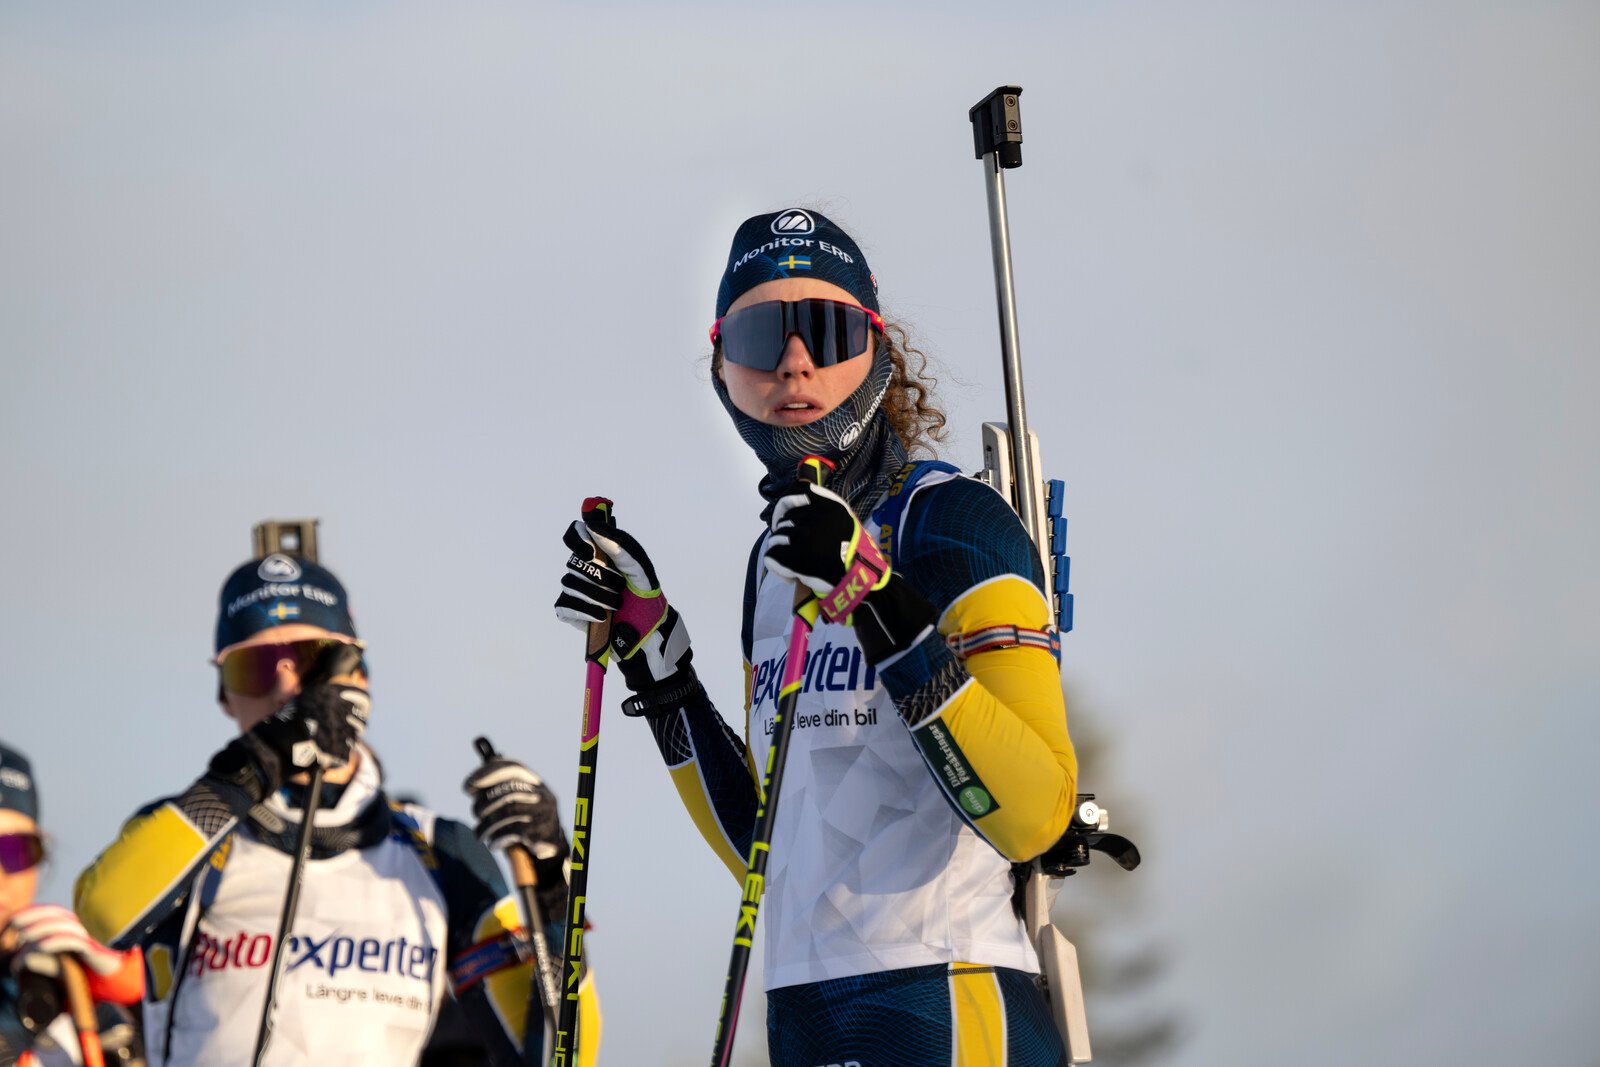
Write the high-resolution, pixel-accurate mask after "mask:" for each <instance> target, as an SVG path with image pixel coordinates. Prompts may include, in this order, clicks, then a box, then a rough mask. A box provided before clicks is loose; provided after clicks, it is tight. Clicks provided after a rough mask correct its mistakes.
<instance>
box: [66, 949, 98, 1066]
mask: <svg viewBox="0 0 1600 1067" xmlns="http://www.w3.org/2000/svg"><path fill="white" fill-rule="evenodd" d="M61 985H62V987H63V988H65V989H66V992H67V1011H68V1012H69V1013H70V1014H71V1015H72V1026H73V1028H74V1029H75V1030H77V1031H78V1050H79V1051H80V1052H82V1053H83V1063H84V1067H106V1055H105V1051H104V1050H103V1049H102V1048H101V1047H100V1020H99V1019H98V1018H97V1017H96V1015H95V1010H94V996H93V995H92V994H91V993H90V992H89V978H88V976H87V975H85V974H84V973H83V964H81V963H79V962H78V961H77V960H76V959H75V958H74V957H72V956H62V957H61Z"/></svg>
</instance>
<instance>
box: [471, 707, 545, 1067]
mask: <svg viewBox="0 0 1600 1067" xmlns="http://www.w3.org/2000/svg"><path fill="white" fill-rule="evenodd" d="M473 747H475V748H476V749H477V750H478V755H479V756H481V757H482V758H483V762H485V763H488V762H489V761H490V760H492V759H496V758H498V756H499V753H497V752H496V751H495V750H494V745H492V744H490V742H489V739H488V738H487V737H480V738H478V739H477V740H476V741H474V742H473ZM506 859H507V860H508V861H510V863H511V879H512V881H514V882H516V883H517V894H518V895H519V896H520V897H521V898H522V914H523V917H524V919H525V920H526V921H527V923H528V941H529V942H530V943H531V944H532V945H533V965H534V972H533V988H532V989H531V990H530V996H529V998H528V1001H529V1003H528V1007H529V1009H530V1010H529V1012H528V1018H529V1019H530V1020H531V1019H532V1018H533V1012H532V1010H531V1009H532V1007H533V1000H534V999H535V998H537V999H538V1001H539V1007H540V1009H541V1010H542V1012H543V1014H544V1021H545V1024H546V1025H547V1026H549V1027H550V1036H551V1038H552V1039H554V1037H555V1032H556V1003H557V998H558V997H559V996H560V994H559V993H558V992H557V989H558V987H557V985H556V982H557V978H556V965H555V960H554V959H553V958H552V957H551V955H550V942H549V941H548V940H546V938H545V936H544V923H545V915H544V909H542V908H541V907H539V897H538V894H537V892H536V890H537V889H538V888H539V873H538V871H536V870H534V867H533V853H531V852H529V851H528V849H527V848H526V847H525V846H523V845H507V846H506ZM529 1043H530V1042H529V1041H528V1038H527V1037H526V1036H524V1037H523V1046H524V1049H526V1047H527V1046H528V1045H529ZM540 1046H541V1047H543V1042H540ZM527 1058H528V1057H527V1056H526V1055H525V1056H523V1059H525V1060H526V1059H527Z"/></svg>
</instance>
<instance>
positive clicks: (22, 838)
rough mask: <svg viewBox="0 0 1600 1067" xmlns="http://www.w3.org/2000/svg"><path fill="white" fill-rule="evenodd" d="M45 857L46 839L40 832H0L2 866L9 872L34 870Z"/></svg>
mask: <svg viewBox="0 0 1600 1067" xmlns="http://www.w3.org/2000/svg"><path fill="white" fill-rule="evenodd" d="M42 859H44V839H43V838H41V837H40V836H39V835H38V834H0V868H4V869H5V872H6V873H7V874H21V873H22V872H23V871H27V870H32V869H33V868H35V867H37V866H38V865H39V861H40V860H42Z"/></svg>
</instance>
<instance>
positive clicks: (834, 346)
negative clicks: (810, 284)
mask: <svg viewBox="0 0 1600 1067" xmlns="http://www.w3.org/2000/svg"><path fill="white" fill-rule="evenodd" d="M795 318H796V319H797V320H798V321H797V323H796V325H797V326H798V327H799V333H800V338H801V340H803V341H805V342H806V347H807V348H808V349H810V350H811V358H812V360H813V361H814V362H815V363H816V364H817V366H819V367H831V366H833V365H834V364H836V363H843V362H844V361H845V360H847V359H854V358H856V357H857V356H859V355H861V354H862V353H863V352H865V351H866V350H867V313H866V312H865V311H863V310H862V309H861V308H858V307H856V306H855V305H853V304H842V303H839V302H838V301H836V300H804V301H801V302H800V303H799V304H798V305H796V307H795ZM808 333H809V336H807V334H808Z"/></svg>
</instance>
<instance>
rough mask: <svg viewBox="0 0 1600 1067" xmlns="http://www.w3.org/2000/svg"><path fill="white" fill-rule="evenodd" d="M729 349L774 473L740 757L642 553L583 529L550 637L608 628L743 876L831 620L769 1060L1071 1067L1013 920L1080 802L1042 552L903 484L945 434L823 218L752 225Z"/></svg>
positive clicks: (923, 387)
mask: <svg viewBox="0 0 1600 1067" xmlns="http://www.w3.org/2000/svg"><path fill="white" fill-rule="evenodd" d="M711 337H712V343H713V352H712V377H711V380H712V386H713V388H714V389H715V391H716V394H717V396H718V398H719V399H720V400H721V402H722V405H723V407H724V408H725V409H726V410H727V412H728V414H729V416H731V417H732V419H733V421H734V425H735V426H736V427H737V428H738V431H739V434H740V436H741V437H742V438H743V439H744V441H745V443H746V444H748V445H749V446H750V448H751V449H753V450H754V451H755V453H756V456H757V457H758V458H759V459H760V460H761V462H762V463H763V464H764V465H765V467H766V469H767V474H766V476H765V477H764V478H763V479H762V481H761V484H760V493H761V496H762V498H763V499H764V500H765V502H766V506H765V509H764V511H763V512H762V517H763V519H764V520H766V522H767V529H766V530H765V531H764V532H763V533H762V534H761V536H760V537H759V538H758V539H757V541H756V544H755V546H754V548H753V550H752V551H751V553H750V556H749V562H748V566H747V570H746V579H745V595H744V616H743V629H742V638H743V651H744V663H745V722H744V728H743V731H742V733H743V736H742V738H741V736H740V735H739V734H738V733H736V732H735V731H734V730H733V729H732V728H730V727H729V726H728V725H727V723H726V722H724V720H723V719H722V717H721V716H720V715H719V714H718V713H717V711H716V710H715V709H714V708H713V706H712V703H711V700H710V699H709V697H708V696H707V694H706V690H705V688H704V687H703V686H702V684H701V682H700V680H699V678H698V677H697V675H696V673H695V670H694V667H693V665H692V653H691V649H690V643H689V636H688V632H687V630H686V628H685V626H684V623H683V619H682V617H681V616H680V615H679V614H678V612H677V610H676V609H675V608H672V607H669V606H668V604H667V599H666V597H665V596H664V595H663V594H662V592H661V584H660V583H659V582H658V581H657V578H656V573H655V569H654V567H653V566H652V565H651V563H650V560H649V557H648V556H647V555H646V554H645V552H644V550H643V549H642V547H641V546H640V545H639V542H638V541H637V540H635V539H634V538H633V537H631V536H629V535H628V534H627V533H624V532H623V531H621V530H619V529H617V528H616V527H614V526H609V525H599V524H595V523H589V524H585V523H583V522H582V521H580V522H577V523H574V524H573V526H572V527H570V528H569V529H568V531H567V534H566V543H567V547H568V548H569V549H571V551H572V556H571V557H570V559H569V562H568V566H567V570H566V572H565V574H564V575H563V578H562V584H563V591H562V594H561V596H560V598H559V600H558V601H557V604H556V614H557V615H558V617H560V618H562V619H563V620H564V621H567V622H571V623H574V624H576V625H578V626H580V627H581V626H585V625H587V624H588V623H590V622H594V621H597V620H600V619H603V618H605V617H607V615H610V616H611V618H612V620H613V631H612V632H613V651H614V655H615V658H617V659H618V660H619V664H620V667H621V670H622V674H623V677H624V678H625V680H626V682H627V684H628V686H629V688H630V689H632V690H633V693H634V695H633V696H632V697H631V698H630V699H629V700H628V701H627V702H625V704H624V706H623V707H624V710H625V711H626V712H628V713H630V714H634V715H643V716H644V717H645V718H647V719H648V721H649V723H650V726H651V728H652V730H653V732H654V735H655V739H656V743H657V745H658V746H659V748H660V750H661V754H662V756H663V758H664V759H665V761H666V763H667V766H668V767H669V769H670V772H671V776H672V780H673V782H674V784H675V785H676V787H677V789H678V792H679V794H680V795H681V797H682V799H683V801H684V804H685V805H686V806H687V807H688V809H689V812H690V815H691V816H692V818H693V819H694V822H695V824H696V825H697V827H698V828H699V830H700V832H701V833H702V834H703V835H704V836H705V838H706V839H707V841H709V842H710V844H711V846H712V848H713V849H714V850H715V851H716V853H717V855H718V856H719V857H721V859H722V861H723V862H724V863H725V864H727V866H728V868H729V870H730V871H732V872H733V874H734V877H735V878H737V879H740V880H741V881H742V880H743V878H744V875H745V873H746V869H745V861H746V856H747V855H748V852H749V848H750V839H751V829H752V824H753V822H754V817H755V813H756V809H757V799H758V797H757V791H758V788H759V785H758V783H759V781H760V769H761V768H763V767H764V765H765V760H766V757H767V750H768V747H769V745H770V738H771V731H772V728H773V720H774V713H775V711H776V708H777V704H778V695H779V687H780V686H779V682H780V679H781V677H782V675H783V667H784V663H783V660H784V657H785V654H786V640H787V633H788V630H789V623H790V619H791V613H792V609H793V602H794V601H793V590H794V585H793V583H795V582H799V583H802V584H803V585H805V586H807V587H809V588H810V589H811V590H812V591H814V592H815V593H816V594H817V595H818V596H819V597H820V598H821V599H822V601H823V617H822V618H821V619H820V620H819V624H818V625H817V627H816V630H815V632H814V633H813V634H812V636H811V640H810V650H809V653H808V656H807V663H806V667H805V674H804V687H803V689H802V691H801V695H800V697H799V700H798V706H797V709H796V716H795V719H794V723H795V728H794V734H793V739H792V742H791V747H790V749H789V756H788V766H787V768H786V770H785V778H784V784H783V791H782V794H781V797H780V800H779V802H778V806H777V816H776V826H775V830H774V835H773V840H772V844H771V852H770V866H769V867H768V872H767V881H766V895H765V897H764V900H763V904H762V908H761V918H762V921H763V923H764V924H765V927H766V930H765V960H766V964H765V965H766V973H765V986H766V990H767V1011H768V1016H767V1027H768V1044H769V1050H770V1054H771V1057H772V1062H773V1064H774V1065H776V1067H814V1065H816V1064H819V1063H857V1064H860V1065H861V1067H902V1065H903V1067H927V1065H928V1064H933V1063H938V1064H954V1065H957V1067H968V1065H976V1064H984V1065H1011V1067H1047V1065H1048V1067H1055V1065H1057V1064H1065V1063H1066V1054H1065V1051H1064V1049H1063V1047H1062V1042H1061V1039H1060V1037H1059V1035H1058V1034H1057V1033H1056V1032H1055V1029H1054V1027H1053V1025H1052V1022H1051V1018H1050V1012H1049V1008H1048V1006H1047V1004H1046V1002H1045V999H1044V997H1043V995H1042V994H1041V992H1040V990H1039V988H1038V986H1037V983H1036V975H1037V973H1038V969H1039V968H1038V961H1037V959H1036V954H1035V952H1034V948H1033V946H1032V945H1030V944H1029V942H1028V938H1027V936H1026V934H1025V932H1024V929H1023V924H1022V921H1021V919H1020V917H1019V915H1018V912H1017V910H1016V908H1015V907H1014V904H1013V891H1014V882H1013V877H1012V865H1013V863H1016V862H1021V861H1026V860H1029V859H1032V858H1033V857H1035V856H1037V855H1039V854H1040V853H1042V852H1044V851H1045V850H1046V849H1047V848H1048V847H1049V846H1050V845H1052V844H1054V843H1055V842H1056V840H1057V839H1058V838H1059V837H1060V836H1061V835H1062V833H1063V832H1064V831H1065V830H1066V829H1067V826H1068V824H1069V822H1070V820H1071V816H1072V811H1073V807H1074V803H1075V798H1076V776H1077V762H1076V757H1075V755H1074V752H1073V747H1072V742H1071V740H1070V738H1069V736H1068V733H1067V722H1066V708H1065V703H1064V700H1063V697H1062V691H1061V680H1060V669H1059V664H1058V659H1057V657H1058V655H1059V648H1060V645H1059V636H1058V634H1057V633H1056V632H1055V630H1054V628H1053V621H1052V611H1051V605H1050V600H1049V597H1048V595H1047V594H1046V591H1045V588H1044V580H1043V573H1042V568H1041V565H1040V561H1039V557H1038V554H1037V552H1036V550H1035V548H1034V546H1033V545H1032V543H1031V542H1030V541H1029V539H1028V536H1027V534H1026V532H1025V531H1024V529H1023V527H1022V524H1021V522H1020V521H1019V520H1018V518H1017V517H1016V515H1015V514H1014V513H1013V512H1012V510H1011V509H1010V507H1009V506H1008V505H1007V503H1006V501H1005V500H1003V499H1002V498H1001V497H1000V496H999V494H997V493H996V492H994V491H993V490H992V489H990V488H989V487H987V486H986V485H983V484H982V483H980V482H977V481H975V480H972V479H970V478H966V477H962V476H960V475H959V474H958V473H957V472H956V471H955V468H953V467H951V466H949V465H947V464H941V463H936V462H919V463H912V462H910V456H911V454H912V453H913V452H916V451H919V450H929V451H931V446H930V438H931V437H933V436H934V435H936V434H937V433H938V431H939V430H940V428H941V427H942V425H943V423H944V416H943V415H942V413H940V412H939V411H938V410H937V408H935V407H934V406H933V404H932V401H931V392H930V389H931V386H932V381H931V379H928V378H926V377H925V376H924V374H923V372H922V370H921V368H920V367H919V368H918V369H916V370H912V369H911V368H910V367H908V363H907V357H908V356H919V354H918V353H916V352H915V350H914V349H912V348H911V347H910V345H909V344H908V343H907V340H906V334H905V332H904V331H903V330H902V329H900V328H899V327H897V326H895V325H893V324H892V323H886V322H885V321H884V319H883V318H882V317H881V315H880V313H879V308H878V293H877V282H876V279H875V278H874V276H873V274H872V272H871V270H870V269H869V268H868V266H867V262H866V257H865V256H864V255H863V254H862V253H861V250H860V248H859V247H857V245H856V243H855V242H854V241H853V240H852V239H851V238H850V237H849V235H848V234H846V233H845V232H844V231H843V230H841V229H840V228H839V227H838V226H836V225H835V224H834V223H832V222H831V221H830V220H828V219H827V218H826V217H824V216H823V215H821V214H820V213H818V212H815V211H806V210H802V209H793V208H792V209H789V210H786V211H781V212H777V213H774V214H768V215H758V216H756V217H754V218H751V219H748V220H746V221H745V222H744V223H743V224H742V225H741V226H740V227H739V229H738V231H737V233H736V234H735V235H734V239H733V246H732V249H731V251H730V252H729V255H728V263H727V268H726V270H725V272H724V274H723V276H722V282H721V286H720V288H719V291H718V294H717V304H716V322H715V324H714V325H713V326H712V329H711ZM919 358H920V356H919ZM808 454H818V455H821V456H823V457H825V458H826V459H828V460H830V461H831V462H832V463H833V464H834V470H833V472H832V473H831V475H830V478H829V480H828V481H827V483H826V486H825V487H822V488H818V487H815V486H808V485H802V484H801V483H800V482H799V481H798V480H797V478H796V475H795V471H796V466H797V464H798V463H799V461H800V460H801V459H802V458H803V457H805V456H806V455H808ZM707 540H708V542H709V543H716V542H717V541H718V540H719V537H718V535H716V534H712V535H710V536H709V537H708V539H707ZM862 593H864V594H865V596H864V599H862V597H861V594H862ZM830 607H831V609H832V610H831V611H830Z"/></svg>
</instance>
